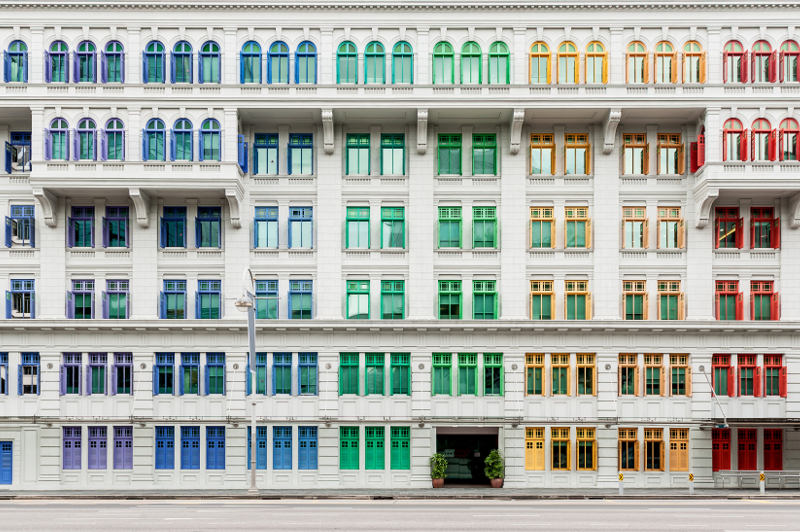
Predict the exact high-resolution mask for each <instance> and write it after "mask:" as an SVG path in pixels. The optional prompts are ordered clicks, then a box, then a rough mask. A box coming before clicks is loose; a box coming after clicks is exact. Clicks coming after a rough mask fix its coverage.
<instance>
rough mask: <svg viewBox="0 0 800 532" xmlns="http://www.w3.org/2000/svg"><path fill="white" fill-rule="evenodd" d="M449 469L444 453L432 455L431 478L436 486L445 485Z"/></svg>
mask: <svg viewBox="0 0 800 532" xmlns="http://www.w3.org/2000/svg"><path fill="white" fill-rule="evenodd" d="M446 471H447V458H445V457H444V455H443V454H442V453H436V454H434V455H433V456H431V480H432V482H433V487H434V488H441V487H442V486H444V477H445V476H446Z"/></svg>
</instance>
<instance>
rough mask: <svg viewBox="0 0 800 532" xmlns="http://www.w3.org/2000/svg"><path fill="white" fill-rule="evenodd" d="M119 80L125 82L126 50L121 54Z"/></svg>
mask: <svg viewBox="0 0 800 532" xmlns="http://www.w3.org/2000/svg"><path fill="white" fill-rule="evenodd" d="M119 80H120V82H121V83H125V51H124V50H123V51H122V53H121V54H119Z"/></svg>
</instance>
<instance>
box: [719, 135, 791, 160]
mask: <svg viewBox="0 0 800 532" xmlns="http://www.w3.org/2000/svg"><path fill="white" fill-rule="evenodd" d="M799 136H800V135H799ZM722 160H723V161H727V160H728V132H727V131H726V130H724V129H723V130H722Z"/></svg>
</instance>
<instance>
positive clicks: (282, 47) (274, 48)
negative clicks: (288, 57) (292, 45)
mask: <svg viewBox="0 0 800 532" xmlns="http://www.w3.org/2000/svg"><path fill="white" fill-rule="evenodd" d="M269 53H270V54H272V55H279V54H281V55H285V54H288V53H289V46H288V45H287V44H286V43H285V42H283V41H275V42H274V43H272V45H271V46H270V47H269Z"/></svg>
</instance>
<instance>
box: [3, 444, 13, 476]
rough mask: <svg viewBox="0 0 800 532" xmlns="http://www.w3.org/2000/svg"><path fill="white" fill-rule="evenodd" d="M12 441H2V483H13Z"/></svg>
mask: <svg viewBox="0 0 800 532" xmlns="http://www.w3.org/2000/svg"><path fill="white" fill-rule="evenodd" d="M11 448H12V447H11V442H10V441H0V484H11Z"/></svg>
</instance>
